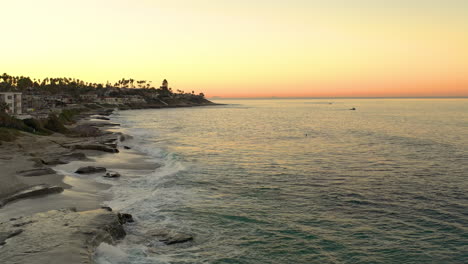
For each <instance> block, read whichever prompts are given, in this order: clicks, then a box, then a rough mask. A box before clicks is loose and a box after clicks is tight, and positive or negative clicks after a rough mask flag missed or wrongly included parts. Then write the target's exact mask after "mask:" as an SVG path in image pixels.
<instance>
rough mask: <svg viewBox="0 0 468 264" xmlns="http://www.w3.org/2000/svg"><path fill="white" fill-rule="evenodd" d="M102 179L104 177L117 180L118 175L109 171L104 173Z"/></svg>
mask: <svg viewBox="0 0 468 264" xmlns="http://www.w3.org/2000/svg"><path fill="white" fill-rule="evenodd" d="M104 177H106V178H119V177H120V173H118V172H115V171H109V172H108V173H106V175H105V176H104Z"/></svg>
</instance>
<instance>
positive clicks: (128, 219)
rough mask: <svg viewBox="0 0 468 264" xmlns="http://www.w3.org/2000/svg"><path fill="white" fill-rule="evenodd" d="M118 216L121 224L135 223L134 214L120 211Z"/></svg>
mask: <svg viewBox="0 0 468 264" xmlns="http://www.w3.org/2000/svg"><path fill="white" fill-rule="evenodd" d="M117 217H118V218H119V222H120V224H122V225H123V224H126V223H133V222H135V221H134V220H133V216H132V215H131V214H126V213H118V214H117Z"/></svg>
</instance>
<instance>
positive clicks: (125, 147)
mask: <svg viewBox="0 0 468 264" xmlns="http://www.w3.org/2000/svg"><path fill="white" fill-rule="evenodd" d="M124 149H132V148H131V147H127V146H124Z"/></svg>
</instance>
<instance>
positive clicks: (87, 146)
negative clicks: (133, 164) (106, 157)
mask: <svg viewBox="0 0 468 264" xmlns="http://www.w3.org/2000/svg"><path fill="white" fill-rule="evenodd" d="M71 148H72V149H82V150H97V151H104V152H109V153H118V152H119V150H118V149H117V148H113V147H111V146H107V145H101V144H77V145H73V146H71Z"/></svg>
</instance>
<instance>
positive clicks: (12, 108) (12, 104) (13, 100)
mask: <svg viewBox="0 0 468 264" xmlns="http://www.w3.org/2000/svg"><path fill="white" fill-rule="evenodd" d="M21 95H22V94H21V93H14V92H5V93H0V102H4V103H6V104H7V105H8V109H7V110H6V112H7V113H8V114H11V115H21V114H22V113H23V111H22V109H21Z"/></svg>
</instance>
